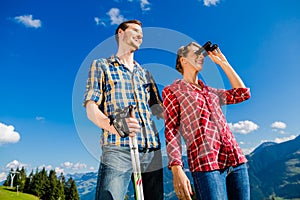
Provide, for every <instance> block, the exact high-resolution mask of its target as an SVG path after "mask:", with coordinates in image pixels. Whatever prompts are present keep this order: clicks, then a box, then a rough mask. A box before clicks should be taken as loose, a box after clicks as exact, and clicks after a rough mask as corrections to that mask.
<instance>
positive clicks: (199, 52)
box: [195, 41, 218, 56]
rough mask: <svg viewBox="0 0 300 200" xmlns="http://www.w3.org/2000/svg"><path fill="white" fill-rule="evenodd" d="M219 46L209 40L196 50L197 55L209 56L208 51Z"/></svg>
mask: <svg viewBox="0 0 300 200" xmlns="http://www.w3.org/2000/svg"><path fill="white" fill-rule="evenodd" d="M217 48H218V45H217V44H212V43H211V42H210V41H207V42H206V43H205V44H204V45H203V46H202V47H201V48H200V49H199V50H198V51H196V52H195V54H197V55H200V54H203V56H207V55H208V53H207V52H209V51H214V50H215V49H217ZM204 50H205V51H204Z"/></svg>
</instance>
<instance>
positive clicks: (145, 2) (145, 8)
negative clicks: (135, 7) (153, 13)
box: [140, 0, 151, 11]
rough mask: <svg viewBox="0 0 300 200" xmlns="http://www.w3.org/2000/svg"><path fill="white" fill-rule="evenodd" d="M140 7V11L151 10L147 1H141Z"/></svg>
mask: <svg viewBox="0 0 300 200" xmlns="http://www.w3.org/2000/svg"><path fill="white" fill-rule="evenodd" d="M140 5H141V9H142V10H143V11H149V10H151V8H150V3H149V1H148V0H141V2H140Z"/></svg>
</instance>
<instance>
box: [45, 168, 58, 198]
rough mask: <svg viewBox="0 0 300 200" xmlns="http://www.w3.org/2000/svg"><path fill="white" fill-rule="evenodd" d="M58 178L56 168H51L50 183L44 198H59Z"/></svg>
mask: <svg viewBox="0 0 300 200" xmlns="http://www.w3.org/2000/svg"><path fill="white" fill-rule="evenodd" d="M57 182H58V181H57V179H56V173H55V171H54V170H51V171H50V173H49V177H48V185H47V190H46V194H45V197H44V199H45V200H56V199H58V198H57Z"/></svg>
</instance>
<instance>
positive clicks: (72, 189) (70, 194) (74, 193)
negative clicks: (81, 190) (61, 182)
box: [65, 177, 79, 200]
mask: <svg viewBox="0 0 300 200" xmlns="http://www.w3.org/2000/svg"><path fill="white" fill-rule="evenodd" d="M65 196H66V199H68V200H79V194H78V190H77V187H76V183H75V181H74V180H73V178H72V177H71V178H69V180H68V181H67V182H66V184H65Z"/></svg>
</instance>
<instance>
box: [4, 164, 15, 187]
mask: <svg viewBox="0 0 300 200" xmlns="http://www.w3.org/2000/svg"><path fill="white" fill-rule="evenodd" d="M13 172H14V169H13V168H11V169H10V172H9V174H8V175H7V177H6V181H5V182H4V184H3V185H4V186H10V183H11V174H12V173H13Z"/></svg>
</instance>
